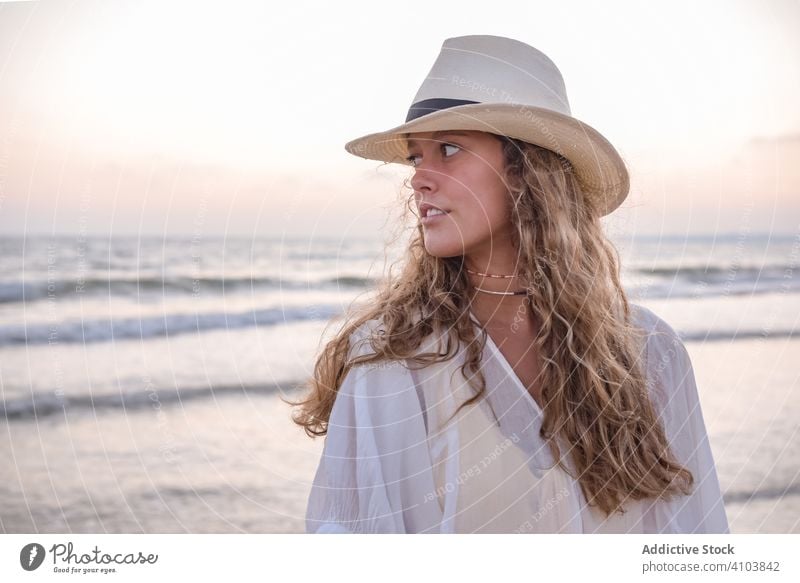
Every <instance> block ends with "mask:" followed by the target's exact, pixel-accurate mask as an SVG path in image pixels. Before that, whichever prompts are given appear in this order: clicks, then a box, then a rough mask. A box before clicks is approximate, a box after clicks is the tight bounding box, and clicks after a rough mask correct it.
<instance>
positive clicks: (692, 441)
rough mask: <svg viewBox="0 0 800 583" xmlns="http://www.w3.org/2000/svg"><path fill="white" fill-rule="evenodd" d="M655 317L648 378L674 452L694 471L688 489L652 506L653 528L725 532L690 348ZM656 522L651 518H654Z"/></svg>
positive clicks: (723, 506)
mask: <svg viewBox="0 0 800 583" xmlns="http://www.w3.org/2000/svg"><path fill="white" fill-rule="evenodd" d="M655 318H656V323H655V326H654V330H653V331H652V332H651V334H652V335H651V336H650V338H649V339H648V344H647V363H648V365H647V368H648V382H649V383H653V385H654V386H653V387H652V388H654V389H656V408H657V410H658V411H659V413H660V416H661V418H662V420H663V422H664V428H665V430H666V434H667V439H668V440H669V442H670V446H671V448H672V450H673V453H674V454H675V455H676V456H677V458H678V460H679V461H680V462H681V463H683V464H684V465H685V466H686V467H687V468H688V469H689V471H691V472H692V475H693V476H694V484H693V486H692V493H691V494H690V495H688V496H679V497H677V498H674V499H672V500H669V501H662V502H661V503H659V504H656V505H655V506H653V507H651V509H650V511H649V512H651V513H653V514H651V515H650V516H649V519H648V522H650V524H651V526H652V527H653V528H654V529H655V530H656V531H657V532H671V533H728V532H729V527H728V519H727V516H726V513H725V505H724V503H723V498H722V492H721V490H720V485H719V480H718V478H717V471H716V467H715V464H714V456H713V455H712V453H711V444H710V443H709V439H708V433H707V432H706V425H705V421H704V419H703V412H702V409H701V406H700V398H699V394H698V390H697V383H696V380H695V375H694V368H693V367H692V362H691V359H690V358H689V353H688V352H687V350H686V347H685V346H684V344H683V342H682V341H681V339H680V337H679V336H678V334H677V333H676V332H675V331H674V330H673V329H672V328H671V327H670V326H669V325H668V324H667V323H666V322H664V321H663V320H661V319H660V318H658V317H657V316H656V317H655ZM652 521H654V522H655V524H653V522H652Z"/></svg>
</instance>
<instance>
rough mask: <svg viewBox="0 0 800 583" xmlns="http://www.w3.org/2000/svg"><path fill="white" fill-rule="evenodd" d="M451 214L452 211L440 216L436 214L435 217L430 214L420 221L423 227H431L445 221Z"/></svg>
mask: <svg viewBox="0 0 800 583" xmlns="http://www.w3.org/2000/svg"><path fill="white" fill-rule="evenodd" d="M449 214H450V211H448V212H446V213H445V214H438V213H437V214H435V215H430V214H429V215H428V216H426V217H422V218H421V219H420V221H421V222H422V224H423V225H431V224H433V223H436V222H437V221H439V220H440V219H444V218H445V217H446V216H447V215H449Z"/></svg>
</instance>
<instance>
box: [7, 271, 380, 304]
mask: <svg viewBox="0 0 800 583" xmlns="http://www.w3.org/2000/svg"><path fill="white" fill-rule="evenodd" d="M373 283H374V280H373V279H371V278H367V277H358V276H350V275H348V276H341V277H332V278H325V279H321V280H314V281H311V280H308V281H303V280H297V279H283V278H276V277H244V276H242V277H215V276H213V277H212V276H208V277H191V276H171V277H158V276H142V277H130V276H123V275H118V276H113V277H87V278H84V279H80V278H75V277H70V278H53V279H26V280H17V281H2V282H0V303H3V304H9V303H14V302H23V301H24V302H35V301H40V300H45V299H48V298H53V299H56V300H59V299H69V298H71V297H78V296H85V295H93V296H98V295H100V296H122V297H136V296H137V295H139V294H152V293H154V292H156V293H163V294H171V295H196V294H220V295H221V294H223V293H226V292H227V293H234V292H241V291H247V290H259V291H263V290H269V289H276V290H288V291H302V290H308V289H314V290H318V289H340V288H353V289H360V288H366V287H368V286H369V285H371V284H373Z"/></svg>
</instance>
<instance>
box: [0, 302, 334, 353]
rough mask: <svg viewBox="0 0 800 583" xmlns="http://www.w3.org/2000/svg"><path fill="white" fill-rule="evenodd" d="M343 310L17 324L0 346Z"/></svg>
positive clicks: (180, 330) (172, 331)
mask: <svg viewBox="0 0 800 583" xmlns="http://www.w3.org/2000/svg"><path fill="white" fill-rule="evenodd" d="M341 311H342V308H341V306H339V305H312V306H304V307H286V308H269V309H263V310H250V311H245V312H212V313H201V314H197V313H195V314H191V313H188V314H166V315H162V316H147V317H141V318H114V319H111V320H109V319H92V318H85V319H83V320H66V321H61V322H54V323H48V324H29V325H19V324H18V325H11V326H0V346H14V345H20V344H27V345H33V344H56V343H66V344H73V343H94V342H108V341H111V340H132V339H138V340H144V339H148V338H159V337H164V336H178V335H180V334H188V333H192V332H208V331H212V330H224V329H241V328H251V327H254V326H274V325H277V324H288V323H292V322H302V321H314V320H329V319H331V318H332V317H334V316H336V315H338V314H340V313H341Z"/></svg>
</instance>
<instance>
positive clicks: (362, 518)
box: [306, 351, 441, 533]
mask: <svg viewBox="0 0 800 583" xmlns="http://www.w3.org/2000/svg"><path fill="white" fill-rule="evenodd" d="M356 352H362V351H356ZM422 406H423V404H422V403H421V401H420V399H419V396H418V394H417V391H416V388H415V385H414V382H413V379H412V376H411V374H410V371H409V370H408V369H407V368H406V367H405V366H404V365H403V364H401V363H400V362H398V361H391V362H383V363H374V364H361V365H356V366H354V367H353V368H351V369H350V371H349V372H348V374H347V375H346V376H345V378H344V380H343V382H342V385H341V386H340V388H339V391H338V394H337V397H336V400H335V402H334V405H333V409H332V411H331V417H330V420H329V423H328V432H327V435H326V437H325V445H324V448H323V452H322V457H321V459H320V463H319V466H318V468H317V472H316V475H315V477H314V482H313V484H312V487H311V493H310V495H309V499H308V508H307V511H306V532H309V533H405V532H434V531H435V530H436V529H437V528H438V527H439V525H440V523H441V510H440V508H439V506H438V503H437V502H436V497H435V496H433V495H432V494H430V493H432V492H433V491H434V490H435V487H434V485H433V484H434V482H433V472H432V468H431V458H430V453H429V450H428V444H427V433H426V428H425V419H424V415H423V411H422Z"/></svg>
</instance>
